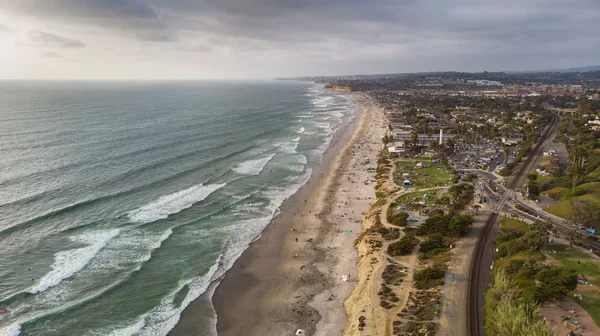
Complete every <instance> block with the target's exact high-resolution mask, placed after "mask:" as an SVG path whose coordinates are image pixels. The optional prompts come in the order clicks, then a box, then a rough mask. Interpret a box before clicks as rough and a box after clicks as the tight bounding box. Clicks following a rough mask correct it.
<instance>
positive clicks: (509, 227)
mask: <svg viewBox="0 0 600 336" xmlns="http://www.w3.org/2000/svg"><path fill="white" fill-rule="evenodd" d="M526 229H527V223H525V222H523V221H520V220H518V219H514V218H509V217H502V218H501V219H500V230H502V231H503V232H508V231H525V230H526Z"/></svg>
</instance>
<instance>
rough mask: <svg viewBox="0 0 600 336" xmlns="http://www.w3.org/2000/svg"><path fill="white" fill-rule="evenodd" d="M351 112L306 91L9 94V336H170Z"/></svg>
mask: <svg viewBox="0 0 600 336" xmlns="http://www.w3.org/2000/svg"><path fill="white" fill-rule="evenodd" d="M354 111H355V107H354V105H353V104H352V103H351V102H350V101H349V100H348V99H347V97H345V96H344V95H341V94H336V93H333V92H330V91H327V90H325V89H324V88H323V86H322V85H318V84H313V83H305V82H287V81H278V82H276V81H262V82H227V81H204V82H43V81H41V82H36V81H32V82H29V81H24V82H23V81H5V82H0V159H1V160H0V249H1V250H0V309H2V310H5V312H4V313H2V314H0V335H166V334H167V333H168V332H169V331H170V330H171V329H173V327H174V326H175V325H176V323H177V322H178V320H179V317H180V314H181V312H182V311H183V310H184V309H185V307H186V306H187V305H189V304H190V303H191V302H192V301H193V300H194V299H196V298H198V297H199V296H200V295H202V294H203V293H205V292H206V291H207V289H208V288H209V285H210V284H211V283H213V282H214V281H216V280H217V279H218V278H219V277H220V276H222V275H223V273H224V272H225V271H226V270H227V269H228V268H229V267H231V265H232V264H233V262H234V261H235V259H237V258H238V257H239V256H240V254H241V253H242V252H243V251H244V250H245V249H246V248H247V247H248V245H249V243H250V242H251V241H252V240H253V239H255V238H256V237H257V236H258V235H259V234H260V232H261V231H262V230H263V229H264V228H265V226H266V225H268V223H269V222H270V221H271V219H272V218H273V217H274V215H275V214H276V212H277V210H278V208H279V206H280V205H281V204H282V202H283V201H284V200H285V199H287V198H288V197H290V196H291V195H292V194H293V193H294V192H295V191H296V190H298V188H299V187H300V186H301V185H302V184H303V183H305V182H306V181H307V179H308V178H309V176H310V174H311V171H312V169H313V168H314V166H315V165H316V164H318V162H319V160H320V159H321V156H322V154H323V152H324V151H325V149H326V148H327V146H328V144H329V142H330V140H331V137H332V135H333V133H334V132H335V130H336V129H338V128H339V127H341V126H342V124H343V123H347V122H349V121H350V120H351V119H352V118H353V117H354ZM207 305H210V300H208V301H207ZM210 308H211V307H207V311H212V310H211V309H210ZM210 320H211V319H210V318H209V319H207V321H210ZM212 320H213V321H214V319H212ZM213 331H214V324H213V325H211V323H208V322H207V325H206V334H207V335H209V334H211V333H212V332H213Z"/></svg>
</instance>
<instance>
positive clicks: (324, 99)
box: [312, 96, 333, 107]
mask: <svg viewBox="0 0 600 336" xmlns="http://www.w3.org/2000/svg"><path fill="white" fill-rule="evenodd" d="M332 100H333V97H332V96H325V97H320V98H317V99H314V100H313V102H312V103H313V105H315V106H317V107H318V105H321V104H324V103H327V102H330V101H332Z"/></svg>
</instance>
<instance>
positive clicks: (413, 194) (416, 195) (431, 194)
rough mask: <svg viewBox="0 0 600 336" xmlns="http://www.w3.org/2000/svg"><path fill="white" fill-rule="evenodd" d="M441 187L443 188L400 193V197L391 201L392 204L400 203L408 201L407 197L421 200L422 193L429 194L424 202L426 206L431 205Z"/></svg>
mask: <svg viewBox="0 0 600 336" xmlns="http://www.w3.org/2000/svg"><path fill="white" fill-rule="evenodd" d="M443 189H444V188H439V189H431V190H427V191H415V192H411V193H408V194H404V195H401V196H400V197H398V198H397V199H396V201H394V203H392V206H398V205H402V204H404V203H407V202H409V199H413V198H416V199H417V200H418V201H421V200H422V199H423V195H424V194H427V196H429V200H428V201H427V202H426V204H427V206H431V205H433V203H434V202H435V201H436V200H437V196H438V194H439V192H440V191H441V190H443Z"/></svg>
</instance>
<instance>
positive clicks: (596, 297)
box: [548, 244, 600, 325]
mask: <svg viewBox="0 0 600 336" xmlns="http://www.w3.org/2000/svg"><path fill="white" fill-rule="evenodd" d="M548 248H550V249H554V250H557V251H558V252H559V254H558V255H552V257H553V258H554V259H555V260H556V263H557V264H559V265H562V266H565V267H569V268H573V269H576V270H577V272H578V273H579V274H581V275H583V276H584V277H585V278H586V279H587V280H588V281H589V282H590V283H592V284H594V286H590V285H578V286H577V288H576V289H575V292H576V293H578V294H582V295H583V296H585V297H586V299H585V300H578V299H575V301H577V303H579V305H581V307H582V308H583V309H585V311H587V312H588V313H589V314H590V316H591V317H592V318H593V319H594V322H596V324H597V325H600V289H599V288H598V285H600V261H598V260H597V259H595V258H594V257H592V256H590V255H589V254H587V253H585V252H583V251H582V250H580V249H578V248H568V247H567V246H566V245H562V244H551V245H549V246H548ZM577 261H581V265H578V264H577Z"/></svg>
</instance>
